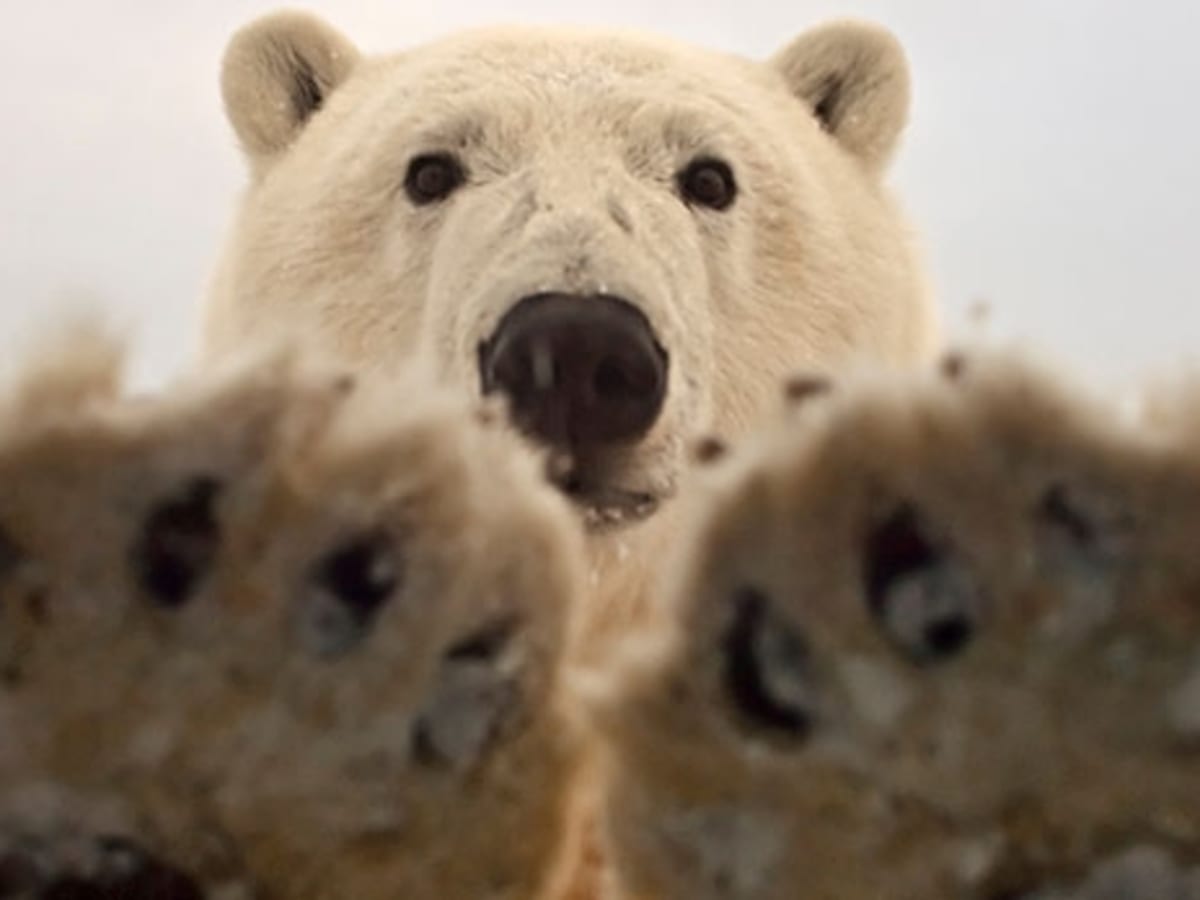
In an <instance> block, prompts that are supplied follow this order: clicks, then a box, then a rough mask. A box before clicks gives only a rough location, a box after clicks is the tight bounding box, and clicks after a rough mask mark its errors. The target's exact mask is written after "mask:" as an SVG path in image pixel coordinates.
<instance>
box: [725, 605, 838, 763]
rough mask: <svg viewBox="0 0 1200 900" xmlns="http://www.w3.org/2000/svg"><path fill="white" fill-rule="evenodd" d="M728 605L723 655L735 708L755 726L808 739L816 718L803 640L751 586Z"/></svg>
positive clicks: (807, 655) (807, 654)
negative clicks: (731, 609) (729, 619)
mask: <svg viewBox="0 0 1200 900" xmlns="http://www.w3.org/2000/svg"><path fill="white" fill-rule="evenodd" d="M733 602H734V615H733V622H732V623H731V624H730V626H729V629H728V631H727V632H726V634H725V639H724V642H723V645H722V654H723V657H724V662H725V685H726V689H727V690H728V692H729V696H730V698H731V699H732V701H733V704H734V706H735V707H736V709H737V711H738V713H739V715H740V716H741V717H742V718H743V719H744V720H746V721H747V722H749V723H751V724H753V725H754V726H756V727H758V728H761V729H763V730H766V731H770V732H774V733H777V734H781V735H786V736H787V737H789V738H791V739H793V740H798V739H803V738H805V737H807V736H808V735H809V734H810V732H811V731H812V729H813V725H814V719H815V714H814V708H813V703H812V702H811V698H810V697H806V696H805V695H806V694H810V693H811V690H812V686H811V684H810V680H811V679H810V673H809V653H808V647H807V645H806V644H805V642H804V639H803V638H802V637H801V636H800V635H799V634H797V633H796V632H795V631H794V630H792V629H791V628H790V627H789V626H787V625H785V624H784V623H783V622H780V621H779V620H778V619H777V618H775V617H774V616H772V614H771V610H770V606H769V601H768V600H767V597H766V596H765V595H764V594H763V593H761V592H760V591H758V590H756V589H755V588H749V587H747V588H742V589H741V590H739V591H738V592H737V593H736V594H735V596H734V598H733ZM781 693H787V694H789V695H790V696H781V695H780V694H781Z"/></svg>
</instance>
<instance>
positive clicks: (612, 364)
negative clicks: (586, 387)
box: [592, 359, 634, 398]
mask: <svg viewBox="0 0 1200 900" xmlns="http://www.w3.org/2000/svg"><path fill="white" fill-rule="evenodd" d="M592 385H593V387H595V389H596V396H598V397H610V398H620V397H622V396H624V395H626V394H629V393H631V392H632V391H633V390H634V385H633V382H632V381H631V380H630V378H629V377H628V375H626V373H625V370H624V369H623V368H621V364H620V363H619V362H617V361H616V360H614V359H606V360H604V361H602V362H601V363H600V365H599V366H598V367H597V368H596V376H595V378H593V379H592Z"/></svg>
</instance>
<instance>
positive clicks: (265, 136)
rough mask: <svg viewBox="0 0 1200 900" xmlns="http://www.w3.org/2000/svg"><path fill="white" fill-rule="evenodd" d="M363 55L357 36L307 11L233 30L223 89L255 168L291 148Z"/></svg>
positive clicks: (278, 15)
mask: <svg viewBox="0 0 1200 900" xmlns="http://www.w3.org/2000/svg"><path fill="white" fill-rule="evenodd" d="M358 60H359V53H358V50H357V49H356V48H355V47H354V45H353V44H351V43H350V42H349V41H348V40H346V39H345V38H344V37H342V36H341V35H340V34H338V33H337V32H336V31H334V30H333V29H332V28H331V27H329V26H328V25H326V24H325V23H324V22H323V21H321V20H320V19H318V18H316V17H315V16H311V15H308V14H306V13H298V12H278V13H273V14H271V15H268V16H265V17H264V18H261V19H258V20H257V21H255V22H252V23H250V24H249V25H247V26H246V27H245V28H243V29H242V30H241V31H239V32H237V34H235V35H234V36H233V38H232V39H231V40H230V42H229V47H228V48H227V49H226V51H225V59H224V62H223V64H222V67H221V94H222V96H223V97H224V100H225V114H226V115H227V116H228V117H229V122H230V124H232V125H233V130H234V132H235V133H236V134H237V136H238V140H239V141H241V144H242V149H243V150H245V152H246V154H247V156H249V157H250V162H251V164H252V165H253V166H254V167H255V168H260V167H261V166H262V165H263V164H264V163H266V162H269V161H270V160H271V159H272V158H273V157H275V156H276V155H277V154H278V153H279V152H280V151H282V150H284V149H286V148H287V146H288V145H289V144H290V143H291V142H292V140H293V139H294V138H295V137H296V135H298V134H299V133H300V130H301V128H303V127H304V124H305V123H306V122H307V121H308V120H309V118H310V117H311V116H312V115H313V114H314V113H316V112H317V110H319V109H320V108H321V105H322V104H323V103H324V102H325V99H326V98H327V97H328V96H329V93H330V92H331V91H332V90H333V89H334V88H336V87H337V86H338V85H339V84H340V83H341V82H342V81H343V80H344V79H345V78H346V76H347V75H349V74H350V72H351V70H352V69H353V68H354V66H355V65H356V64H357V62H358Z"/></svg>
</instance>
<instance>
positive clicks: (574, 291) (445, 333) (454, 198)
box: [207, 13, 931, 513]
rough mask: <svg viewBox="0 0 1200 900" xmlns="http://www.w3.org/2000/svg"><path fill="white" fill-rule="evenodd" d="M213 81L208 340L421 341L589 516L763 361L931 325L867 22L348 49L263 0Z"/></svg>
mask: <svg viewBox="0 0 1200 900" xmlns="http://www.w3.org/2000/svg"><path fill="white" fill-rule="evenodd" d="M222 86H223V90H224V98H225V104H226V109H227V113H228V116H229V119H230V121H231V123H232V125H233V129H234V131H235V132H236V134H237V137H238V139H239V141H240V143H241V145H242V147H243V149H244V151H245V154H246V156H247V157H248V161H249V167H250V171H251V183H250V186H249V188H248V190H247V192H246V194H245V196H244V198H243V200H242V203H241V206H240V210H239V214H238V217H237V221H236V223H235V226H234V228H233V231H232V234H231V236H230V238H229V241H228V244H227V247H226V250H225V253H224V257H223V260H222V262H221V265H220V266H219V268H218V271H217V273H216V277H215V279H214V283H213V288H212V296H211V299H210V305H209V321H208V329H207V346H208V351H209V353H210V354H222V353H224V352H226V351H228V350H230V349H231V348H239V347H242V346H243V345H245V344H246V343H247V342H248V341H253V340H260V339H276V338H278V337H279V336H281V335H288V336H293V337H302V338H303V339H304V340H307V341H310V342H312V343H314V344H315V345H316V347H317V348H318V349H320V350H321V351H322V352H325V353H332V354H333V355H335V356H336V357H338V358H340V359H344V360H349V361H350V362H352V363H353V364H355V365H357V366H362V367H366V368H370V369H374V370H377V371H383V372H386V371H388V370H393V369H399V368H401V367H402V366H406V365H409V364H412V363H413V362H414V361H417V360H420V361H423V363H424V364H427V365H429V366H431V367H432V368H433V370H434V371H436V372H437V374H438V376H439V377H440V378H443V379H445V380H448V381H450V382H452V383H456V384H458V385H460V386H461V387H462V388H464V389H467V390H469V391H472V392H476V393H478V394H481V395H482V394H492V393H494V394H500V395H503V396H504V397H506V398H507V401H508V404H507V405H508V408H509V410H510V413H511V416H512V419H513V421H514V422H515V423H516V424H517V425H518V426H519V427H520V428H521V429H522V430H524V431H525V432H527V433H528V434H530V435H532V436H533V437H534V438H536V439H537V440H539V441H540V442H542V443H544V444H546V445H548V446H550V447H552V448H554V449H555V450H558V451H562V453H561V457H562V458H563V459H565V460H567V461H568V463H567V464H566V465H564V466H563V467H561V472H562V475H561V478H562V484H563V486H564V487H565V488H566V489H567V491H568V493H570V494H571V495H573V496H574V497H575V498H576V499H578V500H579V501H580V502H581V503H582V504H584V505H585V506H589V507H591V508H592V509H596V508H606V509H609V510H610V511H611V510H618V511H624V512H626V513H629V512H630V511H631V510H634V509H637V510H643V511H644V510H649V509H652V508H654V506H655V505H656V503H657V502H658V501H659V500H662V499H664V498H666V497H668V496H669V495H670V494H671V493H672V491H673V489H674V486H675V484H676V481H677V478H678V475H679V472H680V470H681V468H682V466H683V462H684V458H685V456H686V448H687V446H688V445H689V440H690V439H691V437H692V436H693V435H695V434H697V433H699V432H701V431H712V430H715V431H717V432H718V433H726V434H731V435H736V434H737V433H738V432H740V431H742V430H744V429H745V428H746V427H747V426H748V425H749V423H750V422H751V421H752V420H753V419H754V418H755V417H756V416H757V415H758V414H759V413H760V411H762V410H763V409H764V407H767V406H769V405H770V404H772V403H774V402H775V401H776V396H777V391H778V384H779V381H780V379H781V378H782V377H784V376H785V375H786V374H788V373H789V372H792V371H795V370H797V369H807V370H818V371H819V370H826V369H829V368H831V367H835V366H838V365H842V364H844V363H845V362H847V361H848V360H850V359H852V358H855V357H866V358H869V359H875V360H882V361H887V362H903V361H907V360H911V359H914V358H916V357H919V356H921V355H922V354H923V353H924V352H925V351H926V349H927V346H928V344H929V343H930V335H931V323H930V316H929V313H928V307H927V303H926V298H925V292H924V286H923V282H922V275H921V270H920V266H919V264H918V262H917V261H916V260H915V258H914V253H913V250H912V245H911V237H910V234H909V231H908V228H907V226H906V224H905V222H904V220H903V218H902V217H901V216H900V214H899V213H898V212H897V210H896V209H895V207H894V206H893V204H892V202H891V200H890V199H889V197H888V196H887V193H886V191H885V189H884V188H883V186H882V174H883V171H884V169H885V167H886V164H887V162H888V160H889V157H890V156H891V154H892V151H893V149H894V147H895V145H896V143H897V140H898V138H899V136H900V133H901V130H902V128H903V126H904V124H905V120H906V117H907V111H908V97H909V86H908V69H907V65H906V62H905V59H904V55H903V53H902V51H901V49H900V47H899V45H898V44H897V42H896V41H895V40H894V39H893V38H892V37H891V36H890V35H889V34H887V33H886V32H883V31H881V30H879V29H878V28H876V27H874V26H869V25H864V24H858V23H836V24H831V25H826V26H823V27H820V28H817V29H815V30H812V31H809V32H807V33H804V34H802V35H800V36H799V37H798V38H796V39H794V40H793V41H791V42H790V43H788V44H787V45H786V46H784V48H783V49H782V50H780V51H779V52H778V53H777V54H776V55H775V56H774V57H773V58H771V59H770V60H768V61H766V62H752V61H749V60H746V59H742V58H739V57H734V56H729V55H724V54H720V53H716V52H710V51H706V50H701V49H698V48H694V47H691V46H686V45H681V44H677V43H672V42H668V41H665V40H659V39H653V38H649V37H646V36H642V35H637V34H627V33H613V32H597V31H570V30H550V29H546V30H542V29H530V28H515V29H491V30H484V31H479V32H470V33H466V34H460V35H456V36H452V37H450V38H447V39H443V40H441V41H439V42H436V43H433V44H431V45H428V46H424V47H421V48H419V49H414V50H410V51H406V52H402V53H399V54H395V55H389V56H381V57H366V56H363V55H361V54H360V53H359V52H358V50H356V48H355V47H354V46H353V45H352V44H351V43H350V42H349V41H348V40H346V39H345V38H344V37H342V36H341V35H339V34H338V33H337V32H336V31H334V30H333V29H332V28H330V27H329V26H328V25H326V24H325V23H323V22H321V21H319V20H317V19H314V18H312V17H310V16H307V15H303V14H297V13H278V14H274V15H271V16H268V17H267V18H265V19H262V20H259V21H257V22H255V23H253V24H251V25H249V26H248V27H246V28H245V29H243V30H242V31H241V32H239V33H238V34H237V35H236V36H235V37H234V38H233V40H232V42H231V44H230V46H229V49H228V51H227V53H226V57H225V62H224V70H223V84H222ZM403 402H404V401H403V398H401V397H397V403H403Z"/></svg>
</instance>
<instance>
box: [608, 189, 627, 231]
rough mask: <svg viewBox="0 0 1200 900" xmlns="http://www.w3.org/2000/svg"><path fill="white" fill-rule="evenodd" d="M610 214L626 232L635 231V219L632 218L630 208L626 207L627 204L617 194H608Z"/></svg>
mask: <svg viewBox="0 0 1200 900" xmlns="http://www.w3.org/2000/svg"><path fill="white" fill-rule="evenodd" d="M608 214H609V216H610V217H611V218H612V220H613V221H614V222H616V223H617V227H618V228H620V229H621V230H622V231H624V232H625V233H626V234H632V233H633V219H631V218H630V216H629V210H628V209H626V208H625V204H623V203H622V202H621V200H620V198H619V197H617V196H616V194H609V195H608Z"/></svg>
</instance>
